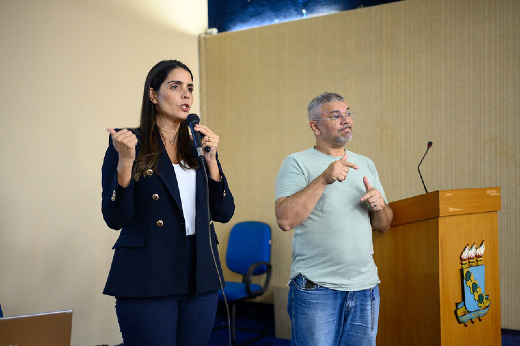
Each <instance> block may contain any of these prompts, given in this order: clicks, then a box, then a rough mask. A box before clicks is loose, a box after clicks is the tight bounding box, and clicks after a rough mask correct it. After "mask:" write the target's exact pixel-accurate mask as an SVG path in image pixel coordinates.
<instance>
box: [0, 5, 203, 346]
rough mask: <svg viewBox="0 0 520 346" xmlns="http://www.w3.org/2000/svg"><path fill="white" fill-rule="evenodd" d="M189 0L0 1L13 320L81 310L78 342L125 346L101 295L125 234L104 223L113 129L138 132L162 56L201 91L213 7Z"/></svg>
mask: <svg viewBox="0 0 520 346" xmlns="http://www.w3.org/2000/svg"><path fill="white" fill-rule="evenodd" d="M184 3H185V1H180V0H174V1H171V0H151V1H141V0H124V1H123V0H113V1H112V0H111V1H103V0H74V1H68V0H47V1H39V0H27V1H16V0H2V1H0V37H1V39H0V52H1V54H0V61H1V63H0V76H1V78H0V104H1V107H2V111H1V116H0V129H1V130H2V135H1V136H0V159H1V166H2V169H1V170H0V182H1V183H0V304H2V310H3V312H4V314H5V315H6V316H14V315H20V314H31V313H39V312H45V311H56V310H62V309H73V310H74V317H73V324H72V345H73V346H75V345H78V346H79V345H100V344H108V345H116V344H119V343H121V334H120V332H119V327H118V325H117V319H116V315H115V309H114V298H113V297H107V296H103V295H102V290H103V287H104V284H105V280H106V277H107V274H108V269H109V266H110V263H111V259H112V254H113V250H112V249H111V248H112V245H113V244H114V242H115V239H116V237H117V235H118V232H116V231H112V230H110V229H109V228H108V227H107V226H106V225H105V223H104V221H103V219H102V215H101V164H102V160H103V156H104V153H105V150H106V147H107V144H108V132H106V130H105V129H106V128H107V127H116V126H118V127H123V126H136V125H138V119H139V111H140V103H141V97H142V88H143V85H144V79H145V77H146V74H147V73H148V70H149V69H150V68H151V67H152V66H153V65H154V64H155V63H157V62H158V61H160V60H162V59H169V58H178V59H180V60H183V61H184V62H185V63H186V64H187V65H188V66H190V67H191V68H192V69H193V72H194V73H195V78H196V82H195V83H196V85H197V86H198V85H199V83H198V75H199V72H198V45H197V35H198V34H197V33H201V32H203V30H204V27H205V26H207V2H206V1H203V0H195V1H191V2H190V4H191V9H190V10H186V9H185V8H184ZM176 4H177V6H176ZM145 5H146V6H145ZM201 14H205V15H203V16H202V17H204V18H203V19H200V18H199V17H200V16H201ZM165 17H167V18H166V19H165ZM189 17H191V18H192V19H193V18H199V19H198V21H195V20H192V21H191V22H190V25H191V26H190V27H179V23H180V22H182V23H184V18H189ZM176 18H180V20H179V21H176ZM198 110H199V98H198V97H197V98H196V100H195V103H194V111H195V112H198Z"/></svg>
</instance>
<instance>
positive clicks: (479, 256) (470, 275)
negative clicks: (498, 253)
mask: <svg viewBox="0 0 520 346" xmlns="http://www.w3.org/2000/svg"><path fill="white" fill-rule="evenodd" d="M484 250H485V246H484V240H483V241H482V243H481V244H480V246H479V247H478V248H475V244H473V246H471V248H470V247H469V244H468V245H466V247H465V248H464V251H462V253H461V255H460V264H461V266H462V268H461V270H460V273H461V278H462V298H463V301H462V302H460V303H457V304H456V305H457V309H456V310H455V315H456V316H457V321H458V322H459V323H464V325H465V326H467V325H468V322H469V321H471V322H472V323H475V320H476V319H477V318H478V319H479V321H480V320H482V317H483V316H484V315H485V314H487V312H488V311H489V307H490V305H491V300H490V299H489V296H488V295H486V285H485V274H486V272H485V267H484V265H483V264H482V260H483V257H484Z"/></svg>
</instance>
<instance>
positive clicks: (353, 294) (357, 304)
mask: <svg viewBox="0 0 520 346" xmlns="http://www.w3.org/2000/svg"><path fill="white" fill-rule="evenodd" d="M306 287H307V288H306ZM287 312H288V313H289V317H290V319H291V346H339V345H341V346H350V345H352V346H364V345H367V346H369V345H375V344H376V335H377V321H378V319H379V286H377V285H376V286H375V287H374V288H370V289H366V290H363V291H350V292H349V291H336V290H331V289H328V288H325V287H321V286H318V285H315V284H313V283H311V282H309V281H308V280H307V278H305V276H303V275H301V274H300V275H298V276H297V277H295V278H294V279H293V280H292V281H291V283H290V286H289V297H288V302H287Z"/></svg>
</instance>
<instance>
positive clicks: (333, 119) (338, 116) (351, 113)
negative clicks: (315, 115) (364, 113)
mask: <svg viewBox="0 0 520 346" xmlns="http://www.w3.org/2000/svg"><path fill="white" fill-rule="evenodd" d="M355 114H357V112H348V113H345V114H335V115H333V116H331V117H330V118H320V119H314V121H320V120H332V122H333V123H334V122H336V120H337V119H339V118H341V117H345V118H348V117H351V116H353V115H355Z"/></svg>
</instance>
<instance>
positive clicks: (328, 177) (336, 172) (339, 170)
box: [322, 152, 359, 184]
mask: <svg viewBox="0 0 520 346" xmlns="http://www.w3.org/2000/svg"><path fill="white" fill-rule="evenodd" d="M347 157H348V154H347V153H346V152H345V155H343V157H342V158H341V159H339V160H336V161H334V162H333V163H331V164H330V165H329V167H327V169H326V170H325V171H323V173H322V176H323V178H324V179H325V182H326V183H327V184H332V183H334V182H335V181H336V180H337V181H339V182H342V181H344V180H345V179H347V175H348V172H349V170H350V168H354V169H358V168H359V167H358V166H357V165H355V164H353V163H351V162H348V161H347Z"/></svg>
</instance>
